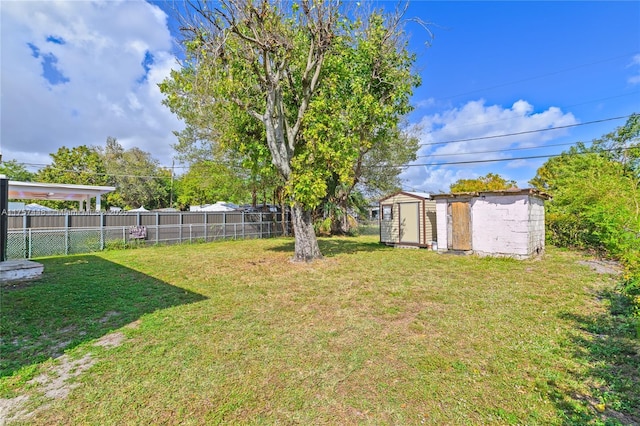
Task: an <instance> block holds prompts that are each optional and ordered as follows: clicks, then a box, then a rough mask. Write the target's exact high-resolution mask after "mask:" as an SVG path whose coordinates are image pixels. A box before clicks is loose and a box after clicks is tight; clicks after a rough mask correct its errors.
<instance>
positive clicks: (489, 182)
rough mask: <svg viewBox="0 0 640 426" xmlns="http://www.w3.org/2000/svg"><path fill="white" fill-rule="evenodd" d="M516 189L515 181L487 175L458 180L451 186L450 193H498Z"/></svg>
mask: <svg viewBox="0 0 640 426" xmlns="http://www.w3.org/2000/svg"><path fill="white" fill-rule="evenodd" d="M511 188H517V185H516V181H514V180H506V179H505V178H503V177H502V176H500V175H499V174H496V173H488V174H487V175H486V176H480V177H479V178H477V179H459V180H458V181H456V182H454V183H452V184H451V187H450V189H451V192H477V191H500V190H504V189H511Z"/></svg>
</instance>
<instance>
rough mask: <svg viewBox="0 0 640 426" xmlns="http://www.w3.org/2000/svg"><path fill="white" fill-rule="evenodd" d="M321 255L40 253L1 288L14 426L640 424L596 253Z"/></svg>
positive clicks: (203, 248)
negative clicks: (27, 270)
mask: <svg viewBox="0 0 640 426" xmlns="http://www.w3.org/2000/svg"><path fill="white" fill-rule="evenodd" d="M320 244H321V249H322V251H323V253H324V254H325V256H326V258H325V260H323V261H319V262H316V263H313V264H293V263H290V262H289V258H290V257H291V255H292V249H293V242H292V240H290V239H271V240H250V241H227V242H217V243H211V244H194V245H182V246H170V247H150V248H140V249H133V250H123V251H108V252H102V253H98V254H92V255H78V256H69V257H56V258H47V259H43V260H42V263H44V264H45V274H44V277H43V278H42V279H40V280H39V281H36V282H33V283H31V284H29V285H25V286H21V287H16V288H3V289H2V293H1V299H0V302H1V306H0V308H1V310H0V315H1V318H0V320H1V322H0V331H1V332H2V339H1V341H0V344H1V347H0V354H1V355H2V360H1V365H0V374H1V377H0V397H2V398H5V399H4V400H0V423H1V416H2V415H3V411H2V404H4V407H5V409H4V416H5V417H6V418H12V419H13V420H14V421H15V423H16V424H29V425H50V424H65V425H67V424H94V425H126V424H139V425H147V424H186V425H189V424H193V425H205V424H206V425H209V424H304V425H309V424H340V425H344V424H376V425H378V424H399V425H400V424H401V425H411V424H416V425H420V424H438V425H440V424H588V423H592V424H634V422H640V408H639V407H640V379H639V377H640V374H639V373H640V362H639V356H638V350H639V345H638V341H637V340H633V339H632V337H631V336H632V335H633V327H632V326H631V324H630V323H629V322H628V321H627V320H625V318H624V317H622V316H619V315H615V314H616V313H619V312H620V311H621V310H622V309H624V306H623V305H622V304H621V303H620V299H619V298H617V297H616V296H615V293H612V292H611V290H612V288H613V287H614V284H615V281H614V279H612V278H611V277H610V276H606V275H598V274H596V273H595V272H593V271H592V270H591V269H590V268H589V267H587V266H584V265H581V264H578V261H579V260H584V259H585V258H584V257H583V256H581V255H579V254H577V253H572V252H566V251H560V250H556V249H553V248H548V253H547V254H546V255H545V257H544V259H542V260H531V261H515V260H510V259H491V258H477V257H474V256H452V255H439V254H437V253H434V252H430V251H426V250H405V249H392V248H387V247H384V246H381V245H380V244H378V243H377V237H375V236H373V237H371V236H366V237H360V238H351V239H350V238H328V239H321V241H320ZM105 342H106V343H105ZM96 343H99V344H96ZM62 354H65V355H64V356H62V357H60V355H62ZM65 378H68V379H67V381H66V382H64V381H63V379H65ZM56 379H58V380H56ZM56 386H57V392H53V391H52V389H53V390H55V389H54V388H56ZM67 394H68V395H67ZM25 395H26V396H28V397H29V398H28V399H27V398H25V397H24V396H25ZM12 398H13V399H12ZM16 401H19V402H20V404H17V403H15V402H16ZM11 410H13V411H14V412H15V411H20V410H22V413H21V414H18V415H14V414H15V413H13V414H12V413H11V412H10V411H11Z"/></svg>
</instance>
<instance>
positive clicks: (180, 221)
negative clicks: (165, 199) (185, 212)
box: [178, 212, 184, 243]
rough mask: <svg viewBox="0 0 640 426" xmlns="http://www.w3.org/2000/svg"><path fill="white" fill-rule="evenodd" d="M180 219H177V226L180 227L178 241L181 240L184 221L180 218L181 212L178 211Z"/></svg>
mask: <svg viewBox="0 0 640 426" xmlns="http://www.w3.org/2000/svg"><path fill="white" fill-rule="evenodd" d="M179 217H180V220H179V221H178V228H179V229H180V235H179V237H178V242H180V243H181V242H182V224H183V223H184V221H183V220H182V212H180V216H179Z"/></svg>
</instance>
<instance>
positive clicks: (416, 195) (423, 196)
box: [380, 191, 431, 201]
mask: <svg viewBox="0 0 640 426" xmlns="http://www.w3.org/2000/svg"><path fill="white" fill-rule="evenodd" d="M397 195H408V196H409V197H413V198H420V199H427V200H428V199H430V198H431V194H429V193H426V192H411V191H398V192H396V193H394V194H391V195H387V196H386V197H384V198H381V199H380V201H385V200H388V199H389V198H393V197H395V196H397Z"/></svg>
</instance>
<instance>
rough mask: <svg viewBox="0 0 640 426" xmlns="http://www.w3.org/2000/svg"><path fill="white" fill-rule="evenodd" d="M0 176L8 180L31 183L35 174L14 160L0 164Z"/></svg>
mask: <svg viewBox="0 0 640 426" xmlns="http://www.w3.org/2000/svg"><path fill="white" fill-rule="evenodd" d="M0 175H5V176H6V177H7V179H9V180H15V181H19V182H31V181H32V180H33V178H34V176H35V173H31V172H30V171H28V170H27V168H26V167H25V166H24V165H22V164H20V163H18V162H17V161H16V160H9V161H2V162H0Z"/></svg>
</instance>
